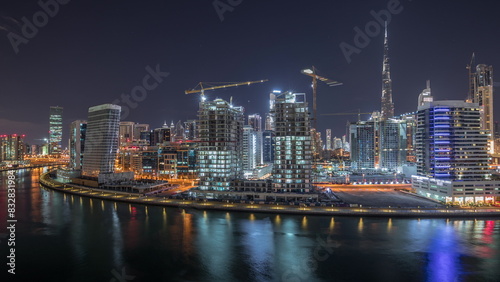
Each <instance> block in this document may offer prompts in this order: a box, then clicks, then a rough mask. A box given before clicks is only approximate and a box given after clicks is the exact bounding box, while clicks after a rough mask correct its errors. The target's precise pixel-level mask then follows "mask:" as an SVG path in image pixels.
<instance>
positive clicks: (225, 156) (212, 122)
mask: <svg viewBox="0 0 500 282" xmlns="http://www.w3.org/2000/svg"><path fill="white" fill-rule="evenodd" d="M198 118H199V143H198V155H197V161H198V166H199V167H198V168H199V177H200V185H199V189H201V190H216V191H227V190H229V189H230V187H231V182H232V181H234V180H235V179H237V178H241V177H242V172H243V169H242V146H243V125H244V115H243V107H234V106H233V105H232V104H231V103H228V102H227V101H224V100H222V99H216V100H214V101H202V102H201V103H200V109H199V112H198Z"/></svg>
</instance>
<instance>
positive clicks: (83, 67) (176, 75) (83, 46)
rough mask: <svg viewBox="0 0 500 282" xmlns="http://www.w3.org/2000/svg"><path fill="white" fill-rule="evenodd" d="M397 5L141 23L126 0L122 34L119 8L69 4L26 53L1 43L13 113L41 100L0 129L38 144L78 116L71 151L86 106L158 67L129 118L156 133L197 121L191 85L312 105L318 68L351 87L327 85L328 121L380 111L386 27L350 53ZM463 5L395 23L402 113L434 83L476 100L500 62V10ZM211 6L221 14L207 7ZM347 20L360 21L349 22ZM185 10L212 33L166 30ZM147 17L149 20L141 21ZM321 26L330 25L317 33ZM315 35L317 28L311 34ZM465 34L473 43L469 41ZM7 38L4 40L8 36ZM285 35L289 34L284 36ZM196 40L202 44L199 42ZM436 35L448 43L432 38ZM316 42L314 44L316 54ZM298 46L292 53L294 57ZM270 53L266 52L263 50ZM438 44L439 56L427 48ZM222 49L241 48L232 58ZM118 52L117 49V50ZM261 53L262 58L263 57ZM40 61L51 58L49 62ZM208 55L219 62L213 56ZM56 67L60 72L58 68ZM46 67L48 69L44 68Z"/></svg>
mask: <svg viewBox="0 0 500 282" xmlns="http://www.w3.org/2000/svg"><path fill="white" fill-rule="evenodd" d="M389 2H391V1H376V2H373V3H369V4H366V3H358V2H356V3H351V4H349V3H342V4H341V5H340V6H339V5H337V4H335V9H328V8H329V7H330V5H333V3H332V4H328V3H326V4H325V3H320V2H319V1H318V2H316V3H313V4H317V5H313V4H311V6H310V8H309V11H311V13H313V12H314V13H315V16H308V17H307V18H308V19H310V23H309V22H308V23H306V24H305V25H304V21H302V20H300V19H301V18H302V17H301V15H303V10H302V8H303V7H302V6H301V5H298V4H294V3H286V4H285V2H279V3H266V7H265V9H262V7H261V6H259V5H258V3H243V4H241V5H239V6H237V7H235V9H234V11H233V12H227V13H225V14H224V21H222V22H221V21H220V19H219V17H218V14H217V12H216V11H215V10H213V11H211V10H210V9H206V10H204V12H203V13H200V12H198V11H193V9H191V8H188V7H187V4H183V3H169V4H158V5H156V3H155V2H154V1H151V2H148V3H145V4H142V5H143V6H144V7H143V8H144V11H141V12H137V17H138V19H137V21H136V20H132V21H131V20H130V19H129V17H126V15H129V13H132V9H133V5H132V4H131V2H124V3H123V5H122V7H121V8H122V9H119V10H118V11H117V12H116V15H115V14H113V16H114V17H115V18H116V22H117V23H116V25H110V24H108V23H107V21H106V13H109V12H110V9H111V8H112V7H110V6H108V5H105V4H103V5H102V6H100V8H101V10H99V11H102V14H101V16H100V17H97V18H96V19H95V21H93V22H90V23H88V21H86V20H83V19H82V18H79V15H81V14H84V13H78V14H77V13H76V10H75V9H77V8H79V9H90V8H92V7H93V3H92V2H90V3H85V4H81V3H73V2H71V3H68V4H66V5H64V6H62V5H61V7H60V10H59V13H58V14H57V15H56V16H54V17H53V18H51V19H50V22H49V24H47V26H46V27H43V28H40V29H39V32H38V34H37V35H36V37H34V38H33V39H31V40H30V41H29V43H28V44H21V45H20V46H19V52H18V53H17V54H16V53H14V51H13V50H12V46H11V45H10V42H9V40H8V39H7V36H6V37H5V40H3V41H1V42H0V49H1V50H2V51H3V52H2V55H0V58H1V59H2V60H3V61H4V74H5V75H4V76H3V77H2V78H0V85H2V88H3V89H2V91H3V92H4V93H7V94H9V96H11V100H12V103H13V104H14V105H20V104H22V103H23V102H25V101H26V98H28V99H29V101H30V103H29V104H30V105H23V108H25V109H26V113H25V114H23V115H20V114H16V111H18V110H19V109H20V108H19V107H7V106H5V105H2V106H0V120H1V123H0V124H1V126H0V132H2V134H12V133H18V134H26V135H27V138H26V139H27V141H28V143H36V142H34V140H35V139H42V138H46V137H48V133H47V132H46V129H45V125H44V124H43V122H42V120H44V119H43V117H45V116H46V108H47V107H49V106H50V105H52V104H58V105H60V106H62V107H64V108H65V109H67V110H66V111H65V118H64V124H63V129H64V131H65V132H64V135H63V146H64V145H65V144H66V143H67V142H66V140H68V133H67V128H68V126H69V123H70V122H72V121H74V120H78V119H85V109H86V108H88V107H89V106H92V105H95V104H102V103H111V102H113V101H114V100H116V99H119V98H120V95H121V93H127V92H128V93H130V91H131V90H132V89H134V87H135V86H136V85H140V84H141V83H142V81H143V78H144V77H145V75H148V74H149V73H151V72H154V71H157V70H159V71H161V72H163V73H166V72H168V73H170V75H169V76H167V77H160V78H159V81H158V82H157V83H156V88H154V89H153V90H151V91H149V92H148V93H147V97H146V98H145V99H144V100H143V101H141V102H137V104H138V105H137V107H136V108H135V109H131V110H130V113H129V115H128V117H127V119H125V120H131V121H135V122H139V123H147V124H151V125H152V127H156V126H160V125H161V122H162V121H163V120H188V119H193V118H195V117H196V108H197V105H198V96H197V95H191V96H187V95H184V94H183V91H184V90H186V89H190V88H192V87H193V86H194V85H195V84H196V83H197V82H198V81H246V80H254V79H269V80H270V81H269V82H267V83H264V84H261V85H254V86H252V87H240V88H235V89H231V90H222V91H217V92H209V93H207V96H208V97H209V99H214V98H216V97H219V98H223V99H225V100H229V98H230V97H231V96H232V97H233V100H234V103H235V104H237V105H241V106H243V107H245V110H246V114H250V113H259V114H260V115H261V116H265V113H266V112H267V106H268V105H267V102H268V99H267V95H268V93H270V92H271V91H272V90H274V89H279V90H283V91H288V90H292V91H294V92H298V93H306V94H307V95H308V97H310V96H311V88H310V80H309V79H308V78H307V77H302V75H301V74H300V70H301V69H302V68H304V67H306V66H310V65H312V64H314V65H315V66H317V67H318V69H319V70H320V71H322V73H323V74H325V76H327V77H330V78H333V79H335V80H338V81H341V82H343V83H344V86H342V87H337V88H332V89H329V88H327V87H326V86H324V85H323V86H321V85H320V86H319V89H318V113H319V114H323V113H332V112H346V111H354V110H357V109H361V111H362V112H367V111H374V110H377V109H380V89H381V81H380V74H381V64H382V59H383V37H384V36H383V31H382V30H383V27H382V26H380V29H381V31H380V32H379V34H378V35H376V36H374V37H373V38H370V42H369V44H367V46H366V47H364V48H361V51H360V53H359V54H353V55H352V56H351V57H350V59H351V62H350V63H348V62H347V60H346V58H345V56H344V54H343V53H342V51H341V49H340V48H339V44H341V43H342V42H345V43H347V44H351V45H352V44H353V39H354V36H355V34H356V33H355V31H354V28H355V27H359V28H361V29H364V27H365V25H366V24H368V23H370V22H372V21H375V20H374V19H375V18H374V16H373V15H372V14H371V13H370V12H371V11H374V12H378V11H382V10H385V9H387V4H388V3H389ZM450 3H451V2H450ZM453 4H454V12H452V13H450V12H448V11H447V7H448V4H447V3H431V2H430V1H419V2H410V3H409V2H405V1H401V2H400V7H402V8H403V9H402V10H401V12H400V13H398V14H393V15H392V16H391V22H390V23H389V34H390V48H391V49H390V57H391V70H392V72H391V76H392V80H393V100H394V104H395V109H396V112H395V114H396V115H398V114H403V113H405V112H410V111H415V106H414V105H415V100H416V99H417V98H418V94H419V93H420V91H421V89H422V88H423V87H422V86H423V85H425V81H426V80H427V79H430V80H431V81H432V83H433V90H434V96H436V99H439V100H446V99H462V98H465V97H466V95H467V90H468V86H467V85H468V80H467V70H466V69H465V66H466V65H467V63H468V61H469V59H470V55H471V54H472V53H473V52H476V62H477V63H478V64H480V63H484V64H487V65H493V66H495V65H498V64H499V62H498V60H499V59H498V57H497V56H495V55H494V54H495V53H494V50H493V46H495V45H496V44H495V38H491V36H489V34H491V33H492V32H493V31H494V26H495V25H492V24H491V22H492V21H493V20H492V18H493V15H491V16H488V15H489V13H492V11H489V10H488V9H487V8H485V7H483V6H480V5H472V4H466V3H453ZM284 5H286V7H285V6H284ZM169 8H174V10H175V11H178V12H179V13H180V15H178V16H174V15H173V12H172V9H169ZM207 8H213V7H212V6H211V5H207ZM284 8H286V9H287V10H288V11H289V14H288V15H287V17H290V16H292V18H293V16H295V18H296V20H292V21H291V22H289V23H287V24H288V26H287V28H286V29H284V26H282V25H279V24H277V21H276V18H275V17H276V16H277V15H278V13H277V12H278V11H280V10H281V9H284ZM37 9H40V7H38V6H37V4H36V3H35V2H33V3H31V5H29V4H24V5H19V4H11V5H9V7H6V8H5V9H4V14H3V15H2V16H3V18H2V20H1V21H0V25H1V26H2V27H4V28H6V29H7V30H12V31H13V32H20V31H19V30H18V29H16V28H14V27H12V24H9V21H8V19H6V17H12V18H14V19H21V18H22V17H24V16H26V17H27V18H30V15H32V14H33V13H34V12H36V11H37ZM153 10H155V11H153ZM156 10H157V11H156ZM323 10H324V11H323ZM332 10H334V11H332ZM347 11H348V12H349V15H350V16H349V17H347V16H345V15H342V13H346V12H347ZM134 12H135V11H134ZM161 12H165V13H166V14H168V15H171V16H170V17H167V19H162V20H159V19H158V21H159V23H161V24H160V27H157V26H154V25H151V23H152V20H151V19H157V18H158V17H159V14H160V13H161ZM186 13H196V16H197V17H198V18H199V19H200V20H202V21H203V22H206V23H207V26H203V27H202V26H199V25H196V24H195V23H196V22H197V21H194V23H190V24H189V25H187V26H186V27H185V29H184V31H186V32H184V33H183V32H180V33H175V32H170V31H169V30H168V29H165V28H162V27H163V26H172V25H173V24H176V23H183V20H182V19H181V17H182V16H186ZM330 13H333V15H334V17H331V15H330ZM423 14H425V15H426V21H425V22H421V21H420V24H419V25H413V22H415V21H416V19H420V17H421V16H422V15H423ZM474 14H481V15H482V16H481V17H477V16H476V17H473V18H474V20H473V21H463V20H462V18H464V15H474ZM73 16H74V19H72V17H73ZM254 17H259V18H262V22H261V23H255V26H254V27H247V26H245V22H246V21H247V20H249V19H252V18H254ZM141 19H147V20H144V22H139V21H140V20H141ZM78 20H81V21H83V22H84V23H85V22H87V23H88V24H89V25H90V27H91V28H94V29H95V30H96V35H95V36H98V38H99V39H100V40H102V46H101V44H97V45H92V44H89V42H92V40H96V38H94V37H93V36H90V35H81V33H78V32H77V31H78V29H76V27H75V25H76V22H77V21H78ZM486 23H488V24H486ZM120 24H122V25H123V26H124V27H125V29H123V31H122V32H119V33H118V34H116V35H113V36H111V35H110V34H112V33H111V31H112V30H114V28H116V27H117V25H120ZM162 24H169V25H162ZM264 26H265V27H269V26H271V27H272V28H270V30H269V31H266V32H264V33H263V35H262V37H263V39H264V40H258V41H255V42H254V41H248V40H246V39H245V38H246V37H247V36H244V35H245V34H246V35H248V36H250V35H252V36H257V35H256V34H258V33H261V30H262V28H263V27H264ZM318 26H320V27H321V28H319V29H318ZM435 26H439V28H435ZM72 28H75V29H72ZM237 28H239V29H241V36H227V34H229V33H231V34H234V30H235V29H237ZM207 29H210V30H209V31H210V32H208V30H207ZM311 30H314V31H313V32H312V33H311V32H310V31H311ZM280 31H281V32H280ZM207 32H208V33H207ZM277 32H278V33H277ZM464 33H465V34H467V36H463V34H464ZM7 34H8V33H7V31H4V35H7ZM187 34H200V35H202V36H201V39H188V38H187V37H188V36H187ZM203 34H204V35H203ZM274 34H279V35H278V36H273V35H274ZM159 35H161V36H159ZM209 35H212V36H209ZM159 37H162V38H163V37H165V38H168V39H160V38H159ZM191 37H193V38H197V36H189V38H191ZM198 37H199V36H198ZM208 37H209V38H208ZM226 37H228V39H227V38H226ZM258 38H260V37H258ZM436 38H439V40H437V41H435V40H433V39H436ZM133 39H135V40H133ZM148 39H150V40H148ZM486 39H487V40H488V41H486ZM66 40H67V41H66ZM85 40H87V41H85ZM125 40H128V42H129V43H130V46H128V45H124V44H123V43H125V42H126V41H125ZM70 41H74V42H72V43H70ZM261 41H263V42H264V43H265V44H264V43H262V42H261ZM311 42H313V43H314V44H313V45H312V46H313V47H311ZM484 42H488V43H486V44H485V43H484ZM54 43H56V44H55V45H54ZM288 43H290V44H292V45H293V48H289V47H288V46H289V45H290V44H288ZM65 44H66V45H67V46H66V45H65ZM75 44H77V45H75ZM78 44H80V45H78ZM262 44H264V46H266V47H267V48H266V49H263V47H261V45H262ZM142 45H145V46H147V49H152V51H151V52H144V51H143V50H145V49H144V48H146V47H140V46H142ZM292 45H290V46H292ZM430 45H432V48H426V47H425V46H430ZM54 46H56V47H57V48H54ZM65 46H66V47H65ZM123 46H126V47H123ZM221 46H230V47H233V48H231V51H230V52H227V50H226V48H221ZM423 46H424V47H423ZM113 48H114V49H115V50H114V51H116V52H110V50H112V49H113ZM310 48H315V49H317V52H312V53H313V54H311V52H309V51H310ZM164 50H167V51H164ZM255 50H261V51H259V52H260V53H258V52H257V51H255ZM75 52H78V53H80V54H82V56H81V58H76V57H75V56H74V54H75ZM40 53H42V54H43V55H44V56H45V57H47V58H46V59H40ZM115 53H116V54H115ZM208 54H213V56H207V55H208ZM124 57H127V58H129V60H126V61H127V62H126V63H123V62H122V61H123V58H124ZM250 57H252V59H250ZM35 58H36V59H35ZM234 59H237V60H238V62H239V65H240V66H241V68H238V69H235V68H234V66H232V65H231V64H232V61H233V60H234ZM199 61H204V63H203V66H199V63H198V62H199ZM68 62H70V63H71V64H69V63H68ZM47 66H50V67H49V68H48V69H47ZM46 69H47V71H42V70H46ZM7 70H8V71H7ZM188 70H189V71H188ZM21 73H22V74H23V75H21ZM14 78H15V79H14ZM360 80H361V82H360ZM160 81H161V83H160ZM154 82H155V81H153V80H151V81H149V84H150V85H155V83H154ZM35 89H36V90H35ZM35 93H37V94H35ZM308 99H309V100H311V98H308ZM54 100H56V101H54ZM21 101H22V102H21ZM32 104H33V106H32ZM177 104H182V105H183V107H178V106H177ZM353 104H356V105H353ZM35 105H36V107H35ZM355 118H356V117H352V118H350V117H345V118H344V117H342V118H325V117H321V116H320V118H319V128H318V130H319V131H320V132H324V131H325V129H327V128H331V129H332V135H333V136H342V135H344V134H345V122H346V120H347V119H349V120H351V121H353V120H354V119H355ZM64 147H65V146H64Z"/></svg>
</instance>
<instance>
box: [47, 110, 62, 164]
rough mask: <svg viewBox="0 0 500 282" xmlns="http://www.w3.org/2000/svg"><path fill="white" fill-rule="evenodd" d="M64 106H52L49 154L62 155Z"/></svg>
mask: <svg viewBox="0 0 500 282" xmlns="http://www.w3.org/2000/svg"><path fill="white" fill-rule="evenodd" d="M62 115H63V108H62V107H50V116H49V154H51V155H60V154H61V152H62V149H61V140H62Z"/></svg>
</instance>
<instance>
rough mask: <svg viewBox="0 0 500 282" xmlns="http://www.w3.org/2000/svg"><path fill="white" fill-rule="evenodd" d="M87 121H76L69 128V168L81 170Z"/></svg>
mask: <svg viewBox="0 0 500 282" xmlns="http://www.w3.org/2000/svg"><path fill="white" fill-rule="evenodd" d="M86 132H87V121H84V120H76V121H74V122H72V123H71V124H70V127H69V168H70V169H73V170H81V169H82V164H83V153H84V150H85V136H86Z"/></svg>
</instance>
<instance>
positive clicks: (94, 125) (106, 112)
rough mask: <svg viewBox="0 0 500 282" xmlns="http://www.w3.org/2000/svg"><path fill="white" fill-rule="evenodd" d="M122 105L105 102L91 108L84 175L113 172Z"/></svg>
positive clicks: (93, 175) (84, 156)
mask: <svg viewBox="0 0 500 282" xmlns="http://www.w3.org/2000/svg"><path fill="white" fill-rule="evenodd" d="M120 112H121V107H120V106H118V105H113V104H104V105H99V106H95V107H91V108H89V114H88V119H87V132H86V137H85V143H84V146H85V153H84V155H83V166H82V175H83V176H89V177H98V176H99V174H101V173H113V172H114V166H115V159H116V154H117V151H118V142H119V131H120Z"/></svg>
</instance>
